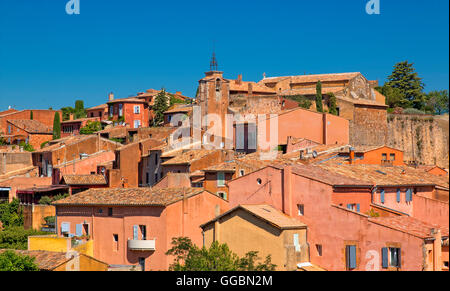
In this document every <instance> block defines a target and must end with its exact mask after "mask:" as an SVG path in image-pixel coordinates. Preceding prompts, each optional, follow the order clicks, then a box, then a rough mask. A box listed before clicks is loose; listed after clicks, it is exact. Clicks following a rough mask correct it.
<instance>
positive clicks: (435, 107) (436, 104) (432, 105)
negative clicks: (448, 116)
mask: <svg viewBox="0 0 450 291" xmlns="http://www.w3.org/2000/svg"><path fill="white" fill-rule="evenodd" d="M448 102H449V99H448V91H447V90H442V91H431V92H430V93H428V94H427V101H426V106H425V109H426V110H427V111H431V112H433V113H434V114H439V115H441V114H442V113H444V112H448Z"/></svg>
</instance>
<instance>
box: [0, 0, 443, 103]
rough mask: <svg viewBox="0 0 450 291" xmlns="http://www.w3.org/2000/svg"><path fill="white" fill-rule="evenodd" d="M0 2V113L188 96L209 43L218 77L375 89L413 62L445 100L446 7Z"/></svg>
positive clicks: (356, 0) (345, 1) (357, 1)
mask: <svg viewBox="0 0 450 291" xmlns="http://www.w3.org/2000/svg"><path fill="white" fill-rule="evenodd" d="M367 1H368V0H342V1H337V0H321V1H309V0H308V1H306V0H280V1H273V0H272V1H266V0H258V1H256V0H240V1H235V0H228V1H217V0H209V1H204V0H195V1H188V0H182V1H181V0H172V1H151V0H126V1H125V0H80V3H81V14H80V15H68V14H66V12H65V5H66V3H67V2H68V0H0V110H4V109H6V108H7V106H8V105H13V106H14V107H15V108H17V109H25V108H31V109H46V108H49V107H50V106H51V107H53V108H58V109H59V108H61V107H65V106H74V102H75V100H77V99H82V100H84V102H85V107H90V106H95V105H98V104H101V103H104V102H105V101H106V98H107V94H108V92H110V91H112V92H114V93H115V95H116V97H117V98H121V97H127V96H129V95H132V94H135V93H137V92H140V91H143V90H145V89H149V88H155V89H159V88H161V87H165V88H166V89H167V90H169V91H175V90H179V91H182V92H183V93H184V94H185V95H188V96H193V95H194V94H195V90H196V87H197V84H198V80H199V79H200V78H202V77H203V73H204V72H205V71H207V70H208V69H209V60H210V56H211V52H212V47H213V42H215V47H216V54H217V58H218V62H219V69H220V70H223V71H224V72H225V77H226V78H236V77H237V74H240V73H242V74H243V79H244V80H248V81H258V80H260V79H261V78H262V74H263V73H264V72H266V74H267V76H280V75H293V74H303V73H305V72H306V73H337V72H354V71H359V72H362V73H363V74H364V75H365V76H366V77H367V78H369V79H378V80H379V81H380V82H381V83H383V82H384V81H385V79H386V77H387V76H388V75H389V74H390V72H391V71H392V66H393V65H394V64H395V63H396V62H400V61H404V60H408V61H410V62H413V63H415V68H416V70H417V71H418V73H419V76H420V77H422V78H423V81H424V83H425V84H426V85H427V86H426V89H425V90H426V91H430V90H442V89H448V87H449V86H448V85H449V76H448V72H449V36H448V34H449V16H448V11H449V7H448V6H449V1H448V0H429V1H419V0H380V3H381V15H368V14H366V12H365V5H366V3H367Z"/></svg>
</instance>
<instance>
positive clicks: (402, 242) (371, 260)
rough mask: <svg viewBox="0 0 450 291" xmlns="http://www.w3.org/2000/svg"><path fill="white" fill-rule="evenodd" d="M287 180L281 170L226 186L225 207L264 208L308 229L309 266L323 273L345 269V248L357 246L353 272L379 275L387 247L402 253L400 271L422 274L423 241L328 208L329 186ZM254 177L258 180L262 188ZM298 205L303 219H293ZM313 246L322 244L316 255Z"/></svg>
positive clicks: (300, 179)
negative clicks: (374, 271) (372, 271)
mask: <svg viewBox="0 0 450 291" xmlns="http://www.w3.org/2000/svg"><path fill="white" fill-rule="evenodd" d="M287 176H289V174H286V177H285V178H283V172H282V170H279V169H274V168H265V169H262V170H260V171H258V172H254V173H252V174H249V175H247V176H245V177H243V178H239V179H236V180H234V181H232V182H230V183H229V190H230V197H229V199H230V207H234V206H236V205H239V204H259V203H268V204H271V205H273V206H274V207H276V208H277V209H279V210H281V211H283V212H285V213H286V214H288V215H290V216H292V217H294V218H296V219H299V220H300V221H301V222H303V223H305V224H306V225H307V226H308V243H309V245H310V249H311V253H310V258H311V262H312V263H314V264H317V265H319V266H321V267H323V268H325V269H327V270H345V268H346V267H345V246H346V245H348V244H354V245H356V246H357V268H356V270H366V269H373V268H375V269H377V270H382V269H381V249H382V248H383V247H386V246H389V245H392V244H395V245H397V246H400V248H401V249H402V270H421V269H422V267H423V253H422V246H423V240H422V239H420V238H417V237H414V236H411V235H409V234H406V233H403V232H400V231H395V230H393V229H390V228H386V227H383V226H381V225H378V224H375V223H372V222H370V221H368V219H367V217H366V216H365V215H362V214H358V213H356V212H353V211H349V210H346V209H344V208H340V207H338V206H332V203H333V200H334V199H336V198H333V197H334V194H333V193H332V187H331V186H329V185H326V184H323V183H321V182H318V181H314V180H312V179H308V178H304V177H301V176H298V175H296V174H293V175H291V177H290V178H287ZM257 178H260V179H262V183H261V185H259V184H258V183H257V182H256V179H257ZM269 178H270V179H269ZM289 192H290V193H291V194H290V195H289ZM298 204H303V205H304V215H303V216H300V215H299V214H298V211H297V205H298ZM316 245H322V250H323V253H322V255H321V256H320V255H319V254H318V253H317V251H315V247H316ZM374 256H375V257H374Z"/></svg>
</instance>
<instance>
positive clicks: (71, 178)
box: [62, 175, 106, 185]
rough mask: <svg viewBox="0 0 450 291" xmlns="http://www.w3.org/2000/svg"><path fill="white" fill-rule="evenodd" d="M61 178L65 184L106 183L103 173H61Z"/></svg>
mask: <svg viewBox="0 0 450 291" xmlns="http://www.w3.org/2000/svg"><path fill="white" fill-rule="evenodd" d="M62 180H63V181H64V182H65V183H66V184H67V185H106V178H105V177H104V176H103V175H63V178H62Z"/></svg>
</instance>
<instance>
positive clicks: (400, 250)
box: [397, 249, 402, 268]
mask: <svg viewBox="0 0 450 291" xmlns="http://www.w3.org/2000/svg"><path fill="white" fill-rule="evenodd" d="M397 261H398V263H397V265H398V267H399V268H401V267H402V249H397Z"/></svg>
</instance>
